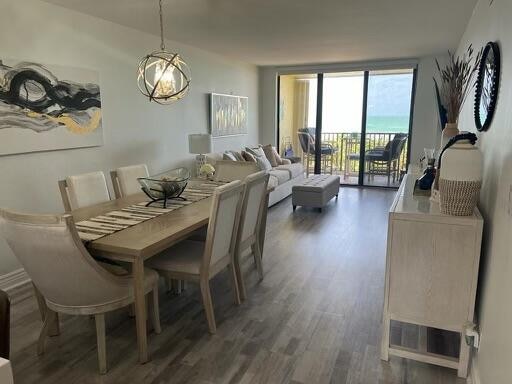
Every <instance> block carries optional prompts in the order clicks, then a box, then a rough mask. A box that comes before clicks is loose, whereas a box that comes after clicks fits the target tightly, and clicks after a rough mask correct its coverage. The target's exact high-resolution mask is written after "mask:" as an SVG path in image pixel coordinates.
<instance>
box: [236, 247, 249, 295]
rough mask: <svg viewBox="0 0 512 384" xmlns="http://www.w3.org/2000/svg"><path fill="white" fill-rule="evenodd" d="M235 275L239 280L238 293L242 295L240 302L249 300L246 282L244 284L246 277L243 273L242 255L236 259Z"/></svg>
mask: <svg viewBox="0 0 512 384" xmlns="http://www.w3.org/2000/svg"><path fill="white" fill-rule="evenodd" d="M234 266H235V273H236V277H237V279H238V291H239V293H240V300H242V301H243V300H245V299H246V298H247V292H246V290H245V282H244V276H243V273H242V267H241V265H240V254H238V256H237V257H236V258H235V263H234Z"/></svg>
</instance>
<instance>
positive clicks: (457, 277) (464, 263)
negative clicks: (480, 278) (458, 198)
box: [389, 220, 475, 330]
mask: <svg viewBox="0 0 512 384" xmlns="http://www.w3.org/2000/svg"><path fill="white" fill-rule="evenodd" d="M391 237H392V238H391V241H392V244H391V254H390V255H389V256H390V258H391V259H390V271H389V272H390V275H389V311H390V313H391V315H392V316H393V317H398V318H403V319H409V320H411V321H412V320H416V321H418V322H420V323H421V322H423V323H425V325H432V326H436V325H443V326H444V328H448V329H453V330H460V329H461V327H462V326H463V325H464V323H465V322H466V321H467V320H468V315H469V304H470V299H471V283H472V280H473V268H474V257H475V252H474V246H475V234H474V228H473V227H470V226H460V225H448V224H439V223H427V222H416V221H407V220H394V221H393V230H392V236H391Z"/></svg>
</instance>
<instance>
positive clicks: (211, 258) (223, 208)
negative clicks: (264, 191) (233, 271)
mask: <svg viewBox="0 0 512 384" xmlns="http://www.w3.org/2000/svg"><path fill="white" fill-rule="evenodd" d="M244 191H245V185H244V184H243V183H242V182H241V181H238V180H237V181H232V182H231V183H229V184H226V185H223V186H221V187H218V188H216V189H215V192H214V194H213V202H212V208H211V212H210V221H209V223H208V232H207V234H206V244H205V252H204V257H203V263H202V265H201V268H202V271H201V272H202V273H205V272H206V271H207V269H208V268H209V267H210V266H213V265H214V264H215V263H217V262H218V261H220V260H221V259H223V258H225V257H226V256H229V257H230V260H231V259H232V258H233V257H234V251H235V245H236V239H237V231H238V226H239V223H240V214H241V208H242V201H243V195H244Z"/></svg>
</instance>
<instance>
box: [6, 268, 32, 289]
mask: <svg viewBox="0 0 512 384" xmlns="http://www.w3.org/2000/svg"><path fill="white" fill-rule="evenodd" d="M28 283H30V277H28V275H27V273H26V272H25V270H24V269H23V268H20V269H17V270H15V271H12V272H9V273H7V274H5V275H2V276H0V289H1V290H3V291H7V292H8V291H10V290H12V289H14V288H17V287H20V286H22V285H25V284H28Z"/></svg>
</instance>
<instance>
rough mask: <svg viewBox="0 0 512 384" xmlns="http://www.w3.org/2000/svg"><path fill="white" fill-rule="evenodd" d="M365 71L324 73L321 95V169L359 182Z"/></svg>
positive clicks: (347, 182) (346, 180)
mask: <svg viewBox="0 0 512 384" xmlns="http://www.w3.org/2000/svg"><path fill="white" fill-rule="evenodd" d="M363 93H364V72H362V71H360V72H341V73H325V74H324V80H323V97H322V173H331V172H332V173H333V174H338V175H340V177H341V183H342V184H355V185H357V184H358V179H359V157H360V141H361V127H362V116H363Z"/></svg>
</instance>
